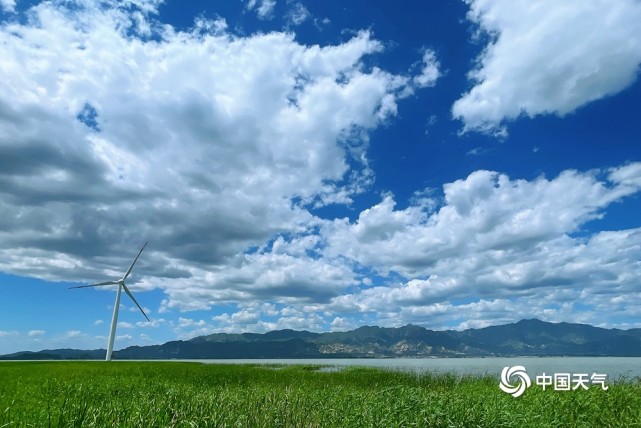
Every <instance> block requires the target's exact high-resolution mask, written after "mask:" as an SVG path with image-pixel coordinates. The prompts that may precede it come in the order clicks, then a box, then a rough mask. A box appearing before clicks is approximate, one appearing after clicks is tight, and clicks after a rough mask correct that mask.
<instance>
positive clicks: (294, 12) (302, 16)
mask: <svg viewBox="0 0 641 428" xmlns="http://www.w3.org/2000/svg"><path fill="white" fill-rule="evenodd" d="M310 17H311V14H310V13H309V10H307V8H306V7H305V6H303V4H302V3H294V5H293V6H292V7H291V9H290V10H289V13H288V20H289V22H290V23H292V24H293V25H301V24H302V23H303V22H305V21H307V20H308V19H309V18H310Z"/></svg>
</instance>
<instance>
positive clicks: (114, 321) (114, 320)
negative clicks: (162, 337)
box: [69, 242, 151, 361]
mask: <svg viewBox="0 0 641 428" xmlns="http://www.w3.org/2000/svg"><path fill="white" fill-rule="evenodd" d="M146 246H147V242H145V245H143V246H142V248H141V249H140V251H139V252H138V255H137V256H136V258H135V259H134V261H133V263H131V266H129V269H127V272H126V273H125V274H124V275H123V277H122V278H120V279H118V280H115V281H105V282H99V283H97V284H89V285H79V286H77V287H69V288H87V287H98V286H102V285H118V291H117V292H116V303H114V314H113V316H112V317H111V329H110V330H109V343H108V344H107V357H106V358H105V360H106V361H111V354H112V352H113V349H114V340H115V338H116V325H117V324H118V309H119V308H120V292H121V291H122V289H124V290H125V293H127V294H128V295H129V297H130V298H131V300H133V302H134V303H135V304H136V306H138V309H140V312H142V314H143V315H144V316H145V318H147V321H149V322H151V321H150V320H149V317H148V316H147V314H146V313H145V311H143V309H142V307H141V306H140V305H139V304H138V302H137V301H136V299H135V298H134V295H133V294H131V291H129V288H127V286H126V285H125V280H126V279H127V277H128V276H129V274H130V273H131V270H132V269H133V268H134V265H135V264H136V262H137V261H138V257H140V254H141V253H142V250H144V249H145V247H146Z"/></svg>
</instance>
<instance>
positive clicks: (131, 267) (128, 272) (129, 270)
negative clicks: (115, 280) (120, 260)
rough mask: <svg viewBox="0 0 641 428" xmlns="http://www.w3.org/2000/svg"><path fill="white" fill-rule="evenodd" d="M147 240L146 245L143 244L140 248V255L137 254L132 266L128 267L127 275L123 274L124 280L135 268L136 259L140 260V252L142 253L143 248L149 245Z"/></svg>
mask: <svg viewBox="0 0 641 428" xmlns="http://www.w3.org/2000/svg"><path fill="white" fill-rule="evenodd" d="M147 242H149V241H147ZM147 242H145V245H143V246H142V248H141V249H140V251H139V252H138V255H137V256H136V258H135V259H134V262H133V263H132V264H131V266H129V269H127V273H126V274H125V276H123V277H122V280H123V281H124V280H125V279H127V277H128V276H129V274H130V273H131V270H132V269H133V268H134V265H135V264H136V261H137V260H138V257H140V253H142V250H144V249H145V247H146V246H147Z"/></svg>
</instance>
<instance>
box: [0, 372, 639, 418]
mask: <svg viewBox="0 0 641 428" xmlns="http://www.w3.org/2000/svg"><path fill="white" fill-rule="evenodd" d="M317 369H318V368H317V367H312V366H286V367H261V366H240V365H206V364H198V363H178V362H176V363H171V362H115V363H111V364H109V363H104V362H24V363H22V362H20V363H14V362H11V363H0V427H3V428H4V427H48V426H55V427H58V426H61V427H74V426H86V427H112V426H120V427H173V426H176V427H253V426H260V427H343V426H347V427H350V426H380V427H414V426H434V427H441V426H442V427H455V426H460V427H475V426H482V427H527V426H533V427H552V426H558V427H567V426H595V427H606V426H625V427H633V426H641V383H639V382H628V383H617V384H614V385H610V389H609V390H607V391H602V390H601V389H600V388H596V387H592V388H591V389H590V390H589V391H583V390H581V391H573V392H561V391H554V390H547V391H543V390H541V389H540V388H538V387H537V388H535V387H532V388H530V389H528V390H527V391H526V392H525V394H524V395H523V396H521V397H519V398H513V397H512V396H510V395H508V394H505V393H504V392H502V391H501V390H500V389H499V388H498V380H497V379H494V378H490V377H486V378H479V377H470V378H462V379H461V378H459V377H457V376H454V375H429V374H426V375H420V376H419V375H416V374H412V373H402V372H391V371H383V370H377V369H366V368H347V369H345V370H343V371H339V372H323V371H318V370H317Z"/></svg>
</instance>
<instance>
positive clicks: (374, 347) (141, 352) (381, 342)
mask: <svg viewBox="0 0 641 428" xmlns="http://www.w3.org/2000/svg"><path fill="white" fill-rule="evenodd" d="M104 356H105V350H104V349H95V350H77V349H53V350H43V351H38V352H30V351H25V352H17V353H14V354H8V355H1V356H0V360H42V359H48V360H49V359H51V360H58V359H62V360H65V359H103V358H104ZM493 356H617V357H618V356H626V357H630V356H635V357H639V356H641V329H639V328H635V329H629V330H620V329H605V328H600V327H594V326H591V325H587V324H571V323H564V322H562V323H549V322H544V321H540V320H537V319H531V320H522V321H519V322H517V323H512V324H505V325H499V326H493V327H485V328H479V329H467V330H463V331H454V330H445V331H434V330H428V329H426V328H424V327H419V326H416V325H412V324H409V325H406V326H404V327H397V328H384V327H370V326H365V327H360V328H357V329H355V330H351V331H345V332H328V333H313V332H309V331H295V330H275V331H270V332H268V333H263V334H259V333H240V334H229V333H216V334H211V335H208V336H199V337H195V338H193V339H190V340H177V341H171V342H167V343H164V344H162V345H151V346H130V347H128V348H124V349H122V350H119V351H115V352H114V358H118V359H219V358H220V359H227V358H408V357H409V358H427V357H493Z"/></svg>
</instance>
